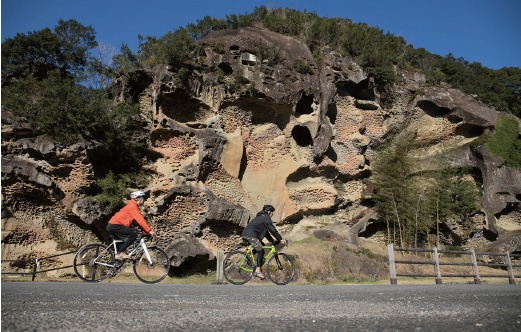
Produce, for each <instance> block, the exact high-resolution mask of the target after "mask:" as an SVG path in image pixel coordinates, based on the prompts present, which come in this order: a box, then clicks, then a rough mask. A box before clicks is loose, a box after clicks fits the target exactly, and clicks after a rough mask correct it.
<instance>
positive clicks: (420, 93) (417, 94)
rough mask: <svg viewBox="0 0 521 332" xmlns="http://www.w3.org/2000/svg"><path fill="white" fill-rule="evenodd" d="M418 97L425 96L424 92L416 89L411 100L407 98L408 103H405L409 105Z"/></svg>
mask: <svg viewBox="0 0 521 332" xmlns="http://www.w3.org/2000/svg"><path fill="white" fill-rule="evenodd" d="M418 96H425V91H424V90H422V89H418V90H416V92H414V93H413V94H412V96H411V98H409V101H408V102H407V104H410V103H412V102H413V101H414V99H416V97H418Z"/></svg>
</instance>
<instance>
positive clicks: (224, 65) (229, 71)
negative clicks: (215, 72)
mask: <svg viewBox="0 0 521 332" xmlns="http://www.w3.org/2000/svg"><path fill="white" fill-rule="evenodd" d="M218 67H219V68H221V70H222V71H223V72H224V75H231V74H232V73H233V69H232V66H230V65H229V64H227V63H221V64H219V66H218Z"/></svg>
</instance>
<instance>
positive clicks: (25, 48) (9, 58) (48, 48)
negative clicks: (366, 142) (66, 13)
mask: <svg viewBox="0 0 521 332" xmlns="http://www.w3.org/2000/svg"><path fill="white" fill-rule="evenodd" d="M95 46H97V43H96V41H95V31H94V28H92V27H91V26H88V27H85V26H83V25H81V24H80V23H78V22H77V21H76V20H68V21H63V20H59V21H58V25H57V26H55V27H54V32H53V31H52V30H51V29H49V28H45V29H42V30H39V31H33V32H28V33H27V34H23V33H18V34H16V36H15V37H13V38H8V39H6V40H5V41H4V42H3V43H2V85H4V82H11V80H12V79H18V78H23V77H27V76H34V77H36V78H37V79H43V78H45V77H46V76H47V73H48V72H49V71H50V70H55V69H58V70H59V71H60V73H61V75H62V76H66V75H71V74H72V75H74V76H75V77H78V76H79V75H80V74H81V73H83V71H84V70H85V67H86V66H87V63H88V59H89V55H90V54H89V50H90V49H92V48H93V47H95Z"/></svg>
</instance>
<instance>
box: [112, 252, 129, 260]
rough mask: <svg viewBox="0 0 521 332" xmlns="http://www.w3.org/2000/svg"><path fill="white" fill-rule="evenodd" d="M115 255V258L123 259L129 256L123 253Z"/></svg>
mask: <svg viewBox="0 0 521 332" xmlns="http://www.w3.org/2000/svg"><path fill="white" fill-rule="evenodd" d="M115 257H116V259H117V260H123V259H129V258H130V256H129V255H127V254H123V253H121V254H117V255H116V256H115Z"/></svg>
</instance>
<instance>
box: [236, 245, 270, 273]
mask: <svg viewBox="0 0 521 332" xmlns="http://www.w3.org/2000/svg"><path fill="white" fill-rule="evenodd" d="M262 249H270V252H268V254H267V255H266V257H264V259H263V260H262V264H261V266H263V265H264V264H266V262H267V261H268V259H270V257H271V256H272V255H273V254H276V253H277V250H276V249H275V245H273V244H272V245H271V246H262ZM248 254H250V257H251V259H252V262H253V263H252V267H253V269H247V268H244V267H243V266H242V263H244V260H245V259H246V257H247V256H248ZM240 265H241V269H243V270H244V271H248V272H253V271H254V269H255V267H256V266H257V263H256V262H255V257H254V255H253V247H252V246H251V245H249V246H248V248H247V249H246V252H245V253H244V257H243V258H242V259H241V262H240Z"/></svg>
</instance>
